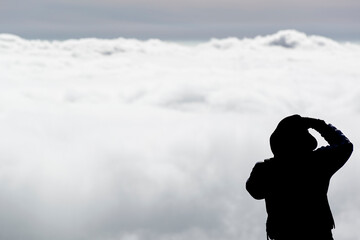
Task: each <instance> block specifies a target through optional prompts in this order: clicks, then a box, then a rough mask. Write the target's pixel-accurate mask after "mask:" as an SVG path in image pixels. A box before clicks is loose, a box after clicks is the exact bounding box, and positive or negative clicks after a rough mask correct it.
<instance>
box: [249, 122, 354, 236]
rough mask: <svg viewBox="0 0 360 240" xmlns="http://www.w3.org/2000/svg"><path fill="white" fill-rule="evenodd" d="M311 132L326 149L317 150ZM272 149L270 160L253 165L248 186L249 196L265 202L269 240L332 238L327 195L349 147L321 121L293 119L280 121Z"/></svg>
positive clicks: (333, 225)
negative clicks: (316, 133) (316, 134)
mask: <svg viewBox="0 0 360 240" xmlns="http://www.w3.org/2000/svg"><path fill="white" fill-rule="evenodd" d="M309 128H313V129H315V130H316V131H317V132H319V133H320V134H321V136H322V137H323V138H324V139H325V140H326V141H327V142H328V143H329V145H328V146H326V147H321V148H318V149H316V147H317V141H316V139H315V138H314V137H313V136H312V135H311V134H310V133H309V131H308V129H309ZM270 146H271V150H272V152H273V154H274V157H273V158H271V159H267V160H265V161H263V162H259V163H256V165H255V167H254V168H253V170H252V172H251V175H250V177H249V179H248V181H247V182H246V189H247V190H248V192H249V193H250V194H251V196H252V197H254V198H255V199H258V200H260V199H265V204H266V211H267V214H268V218H267V222H266V231H267V236H268V238H270V239H276V240H297V239H304V240H331V239H333V238H332V233H331V229H333V228H334V227H335V223H334V219H333V216H332V213H331V210H330V206H329V202H328V199H327V191H328V188H329V182H330V178H331V176H332V175H333V174H334V173H335V172H336V171H337V170H339V169H340V168H341V167H342V166H343V165H344V164H345V162H346V161H347V160H348V159H349V157H350V155H351V153H352V150H353V145H352V143H351V142H350V141H349V140H348V139H347V138H346V137H345V136H344V135H343V134H342V132H341V131H339V130H337V129H336V128H335V127H334V126H332V125H330V124H326V123H325V122H324V121H323V120H318V119H312V118H303V117H301V116H299V115H293V116H289V117H286V118H285V119H283V120H282V121H280V123H279V124H278V126H277V128H276V129H275V131H274V133H273V134H272V135H271V137H270ZM315 149H316V150H315Z"/></svg>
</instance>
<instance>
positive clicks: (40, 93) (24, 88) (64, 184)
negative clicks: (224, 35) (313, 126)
mask: <svg viewBox="0 0 360 240" xmlns="http://www.w3.org/2000/svg"><path fill="white" fill-rule="evenodd" d="M359 60H360V46H359V45H356V44H351V43H338V42H335V41H333V40H331V39H326V38H323V37H319V36H307V35H305V34H303V33H300V32H296V31H281V32H278V33H276V34H273V35H269V36H259V37H256V38H253V39H236V38H228V39H213V40H211V41H209V42H206V43H201V44H198V45H193V46H188V45H181V44H175V43H170V42H162V41H159V40H149V41H139V40H136V39H121V38H119V39H111V40H109V39H80V40H67V41H40V40H36V41H35V40H32V41H29V40H25V39H22V38H19V37H17V36H14V35H9V34H1V35H0V66H2V67H1V69H0V84H1V87H0V133H1V138H0V164H1V165H0V166H1V167H0V213H1V214H0V224H1V229H2V231H1V233H0V238H1V239H14V240H15V239H28V240H41V239H44V240H45V239H53V240H57V239H59V240H60V239H61V240H115V239H116V240H118V239H119V240H149V239H150V240H151V239H154V240H155V239H157V240H158V239H160V240H162V239H163V240H183V239H184V240H185V239H186V240H188V239H196V240H215V239H216V240H219V239H224V240H233V239H234V240H235V239H249V240H255V239H264V237H265V225H264V224H265V212H264V211H265V210H264V203H263V202H260V201H255V200H253V199H251V197H250V196H249V195H248V194H247V192H246V191H245V189H244V184H245V181H246V179H247V177H248V175H249V173H250V170H251V168H252V166H253V165H254V163H255V162H256V161H261V160H263V159H265V158H268V157H271V156H272V155H271V151H270V148H269V146H268V138H269V136H270V134H271V132H272V131H273V129H274V128H275V126H276V124H277V123H278V121H279V120H280V119H282V118H283V117H284V116H287V115H290V114H293V113H299V114H301V115H304V116H313V117H319V118H324V119H325V120H327V121H329V122H331V123H333V124H334V125H335V126H337V127H339V128H340V129H341V130H343V132H344V133H345V134H346V135H347V136H348V137H349V138H350V139H351V140H352V141H353V143H354V145H355V151H354V154H353V156H352V158H351V159H350V160H349V162H348V163H347V164H346V165H345V166H344V168H343V169H342V170H341V171H339V172H338V173H336V175H335V176H334V177H333V180H332V183H331V186H330V192H329V198H330V204H331V205H332V209H333V213H334V216H335V220H336V226H337V228H336V230H335V231H334V235H335V238H339V239H343V240H356V239H358V237H357V236H358V234H357V227H358V226H359V224H360V218H359V216H360V207H359V205H358V203H359V202H360V190H359V189H360V188H359V187H360V186H359V178H358V174H359V171H360V165H359V161H357V160H358V157H359V154H358V151H357V146H360V137H359V136H360V130H359V127H358V123H359V122H360V121H359V120H360V104H359V99H360V88H359V86H358V80H359V77H360V68H359Z"/></svg>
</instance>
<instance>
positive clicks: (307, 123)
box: [302, 117, 326, 129]
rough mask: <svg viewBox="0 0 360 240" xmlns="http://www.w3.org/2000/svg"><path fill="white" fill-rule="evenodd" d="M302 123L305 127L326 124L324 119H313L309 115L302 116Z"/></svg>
mask: <svg viewBox="0 0 360 240" xmlns="http://www.w3.org/2000/svg"><path fill="white" fill-rule="evenodd" d="M302 119H303V123H304V126H305V127H306V128H314V129H316V128H317V127H318V126H321V125H323V124H326V123H325V121H324V120H321V119H315V118H310V117H303V118H302Z"/></svg>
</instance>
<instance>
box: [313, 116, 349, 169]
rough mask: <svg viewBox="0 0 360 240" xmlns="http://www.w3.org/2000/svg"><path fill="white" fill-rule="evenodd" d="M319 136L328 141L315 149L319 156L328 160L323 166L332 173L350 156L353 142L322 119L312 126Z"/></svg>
mask: <svg viewBox="0 0 360 240" xmlns="http://www.w3.org/2000/svg"><path fill="white" fill-rule="evenodd" d="M312 128H314V129H315V130H316V131H318V132H319V133H320V134H321V136H322V137H323V138H324V139H325V140H326V141H327V142H328V144H329V145H328V146H325V147H321V148H319V149H317V150H316V151H315V153H316V154H318V155H319V157H320V158H323V159H324V160H326V161H328V162H326V164H325V168H327V169H328V171H329V173H330V174H331V175H332V174H334V173H335V172H336V171H337V170H339V169H340V168H341V167H342V166H343V165H344V164H345V163H346V161H347V160H348V159H349V158H350V156H351V153H352V151H353V144H352V143H351V142H350V141H349V139H348V138H347V137H345V135H344V134H343V133H342V132H341V131H340V130H338V129H336V128H335V127H334V126H333V125H331V124H326V123H325V122H324V121H319V122H318V124H315V126H313V127H312Z"/></svg>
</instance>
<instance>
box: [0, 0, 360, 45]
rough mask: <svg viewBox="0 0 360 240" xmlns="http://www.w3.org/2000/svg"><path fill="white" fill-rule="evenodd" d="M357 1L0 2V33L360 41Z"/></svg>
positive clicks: (358, 5)
mask: <svg viewBox="0 0 360 240" xmlns="http://www.w3.org/2000/svg"><path fill="white" fill-rule="evenodd" d="M359 12H360V1H357V0H342V1H339V0H327V1H325V0H317V1H314V0H301V1H300V0H288V1H284V0H268V1H264V0H262V1H260V0H206V1H205V0H183V1H168V0H101V1H100V0H97V1H95V0H77V1H70V0H27V1H20V0H1V1H0V32H2V33H12V34H17V35H20V36H22V37H26V38H50V39H64V38H79V37H103V38H113V37H133V38H140V39H147V38H160V39H171V40H204V39H209V38H212V37H218V38H223V37H229V36H235V37H252V36H255V35H258V34H269V33H274V32H276V31H278V30H282V29H296V30H299V31H304V32H306V33H309V34H320V35H324V36H328V37H332V38H335V39H339V40H359V39H360V14H359Z"/></svg>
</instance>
